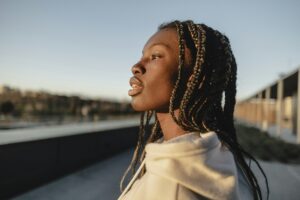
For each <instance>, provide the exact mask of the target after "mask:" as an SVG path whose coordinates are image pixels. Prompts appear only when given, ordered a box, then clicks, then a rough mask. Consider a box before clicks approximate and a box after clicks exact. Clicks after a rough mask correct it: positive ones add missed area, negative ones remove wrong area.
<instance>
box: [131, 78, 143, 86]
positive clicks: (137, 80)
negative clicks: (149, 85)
mask: <svg viewBox="0 0 300 200" xmlns="http://www.w3.org/2000/svg"><path fill="white" fill-rule="evenodd" d="M129 84H130V86H131V87H132V85H134V84H136V85H138V86H141V87H142V86H143V82H142V81H141V80H140V79H139V78H138V77H136V76H133V77H131V78H130V80H129Z"/></svg>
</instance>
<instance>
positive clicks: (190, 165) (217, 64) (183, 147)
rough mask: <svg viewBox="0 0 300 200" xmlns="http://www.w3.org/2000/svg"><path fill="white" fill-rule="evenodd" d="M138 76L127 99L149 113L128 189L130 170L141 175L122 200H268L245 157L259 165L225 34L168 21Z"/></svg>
mask: <svg viewBox="0 0 300 200" xmlns="http://www.w3.org/2000/svg"><path fill="white" fill-rule="evenodd" d="M132 74H133V77H132V78H131V79H130V85H131V87H132V89H130V90H129V92H128V94H129V95H130V96H131V97H132V101H131V104H132V107H133V108H134V109H135V110H136V111H142V116H141V125H140V133H139V140H138V144H137V147H136V149H135V152H134V155H133V158H132V162H131V165H130V166H129V168H128V169H127V171H126V173H125V175H124V177H123V179H122V181H121V190H122V186H123V181H124V178H125V177H126V175H127V173H128V172H129V170H130V169H132V173H133V174H134V176H133V177H132V179H131V181H130V182H129V184H128V185H127V187H126V188H125V190H124V191H123V193H122V194H121V196H120V197H119V200H125V199H126V200H128V199H129V200H175V199H176V200H194V199H195V200H196V199H243V200H245V199H262V194H261V190H260V187H259V184H258V182H257V179H256V177H255V175H254V174H253V172H252V171H251V169H250V167H249V165H248V164H247V163H246V161H245V158H244V155H246V156H248V158H249V159H253V160H254V161H255V162H256V160H255V159H254V158H253V157H252V156H251V155H249V154H248V153H246V152H245V151H244V150H243V149H242V148H241V146H240V145H239V144H238V141H237V138H236V133H235V128H234V124H233V111H234V106H235V94H236V63H235V59H234V56H233V54H232V51H231V48H230V44H229V41H228V39H227V37H226V36H224V35H223V34H221V33H220V32H218V31H216V30H214V29H212V28H210V27H208V26H206V25H204V24H195V23H194V22H192V21H184V22H179V21H174V22H171V23H168V24H163V25H161V26H160V27H159V30H158V31H157V32H156V33H155V34H154V35H153V36H152V37H151V38H150V39H149V40H148V42H147V43H146V45H145V46H144V49H143V55H142V58H141V59H140V60H139V61H138V62H137V63H136V64H135V65H134V66H133V67H132ZM152 116H155V118H154V124H153V125H152V126H150V125H149V122H150V120H151V117H152ZM257 164H258V163H257ZM138 165H139V168H138V170H136V168H137V167H138ZM258 166H259V164H258ZM259 167H260V166H259ZM260 169H261V168H260ZM261 171H262V169H261ZM262 172H263V171H262ZM263 174H264V173H263ZM265 178H266V177H265Z"/></svg>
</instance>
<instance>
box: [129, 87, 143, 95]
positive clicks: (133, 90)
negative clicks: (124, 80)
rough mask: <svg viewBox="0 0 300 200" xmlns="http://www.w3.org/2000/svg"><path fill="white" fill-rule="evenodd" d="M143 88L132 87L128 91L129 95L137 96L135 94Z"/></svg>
mask: <svg viewBox="0 0 300 200" xmlns="http://www.w3.org/2000/svg"><path fill="white" fill-rule="evenodd" d="M142 90H143V88H135V89H130V90H129V91H128V95H129V96H135V95H137V94H139V93H141V92H142Z"/></svg>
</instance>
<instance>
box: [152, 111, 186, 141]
mask: <svg viewBox="0 0 300 200" xmlns="http://www.w3.org/2000/svg"><path fill="white" fill-rule="evenodd" d="M178 113H179V110H175V111H174V114H175V116H176V117H178ZM156 115H157V120H158V121H159V124H160V127H161V130H162V133H163V135H164V140H165V141H166V140H169V139H172V138H174V137H177V136H180V135H183V134H186V132H185V131H184V130H183V129H182V128H181V127H180V126H178V125H177V124H176V122H175V121H174V120H173V118H172V116H171V114H170V113H169V112H167V113H162V112H158V113H156Z"/></svg>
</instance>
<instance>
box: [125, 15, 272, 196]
mask: <svg viewBox="0 0 300 200" xmlns="http://www.w3.org/2000/svg"><path fill="white" fill-rule="evenodd" d="M163 29H175V30H176V31H177V34H178V43H179V58H178V59H179V65H178V75H177V80H176V81H175V83H174V89H173V91H172V94H171V98H170V105H169V113H170V114H171V116H172V118H173V119H174V121H175V122H176V123H177V124H178V125H179V126H180V127H181V128H182V129H183V130H185V131H199V132H203V133H205V132H207V131H215V132H216V133H217V135H218V137H219V139H220V141H221V142H222V144H223V145H225V146H227V147H228V149H229V150H230V151H231V152H232V153H233V155H234V158H235V160H236V161H237V164H238V166H239V167H240V169H241V170H242V172H243V174H244V175H245V176H246V178H247V181H248V182H249V184H250V186H251V188H252V193H253V196H254V199H262V194H261V189H260V186H259V184H258V181H257V179H256V177H255V175H254V173H253V172H252V170H251V168H250V165H248V164H247V163H246V161H245V157H244V156H247V157H248V158H249V159H250V161H251V160H253V161H254V162H255V163H256V164H257V166H258V167H259V169H260V170H261V172H262V174H263V176H264V177H265V181H266V187H267V198H268V197H269V186H268V181H267V177H266V175H265V173H264V171H263V169H262V168H261V166H260V164H259V163H258V162H257V161H256V159H255V158H254V157H253V156H252V155H251V154H249V153H247V152H246V151H245V150H243V148H242V147H241V146H240V145H239V143H238V141H237V137H236V131H235V127H234V119H233V112H234V106H235V103H236V102H235V96H236V73H237V67H236V62H235V58H234V56H233V54H232V51H231V47H230V43H229V40H228V38H227V37H226V36H225V35H223V34H221V33H220V32H219V31H217V30H214V29H212V28H210V27H208V26H206V25H205V24H195V23H194V22H193V21H190V20H189V21H184V22H179V21H173V22H170V23H167V24H162V25H161V26H160V27H159V29H158V30H163ZM185 46H186V47H187V48H188V49H189V51H190V56H191V60H192V62H191V64H190V66H185V56H184V55H185ZM189 68H191V69H189ZM189 76H190V79H188V77H189ZM223 95H224V96H225V102H224V106H222V97H223ZM178 108H179V115H178V117H176V116H175V113H174V111H175V109H178ZM153 114H155V111H146V112H143V113H142V114H141V120H140V122H141V123H140V131H139V139H138V143H137V146H136V149H135V151H134V155H133V158H132V161H131V163H130V165H129V167H128V169H127V170H126V172H125V174H124V176H123V178H122V180H121V184H120V188H121V191H122V189H123V182H124V179H125V177H126V176H127V174H128V172H129V170H130V169H132V175H133V174H134V172H135V171H136V168H137V165H138V164H139V163H141V162H142V160H143V159H144V157H145V144H147V143H150V142H154V141H156V140H157V139H158V138H160V137H162V136H163V134H162V131H161V128H160V124H159V121H158V120H157V117H156V114H155V120H154V124H153V126H152V130H151V132H150V134H147V132H148V131H147V130H148V129H149V123H150V120H151V117H152V115H153ZM145 116H146V120H145V119H144V118H145ZM144 122H146V123H144ZM146 138H147V139H146ZM145 171H146V169H145V168H144V169H143V170H142V172H141V174H140V175H139V176H140V177H141V176H142V175H143V174H144V173H145Z"/></svg>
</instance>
